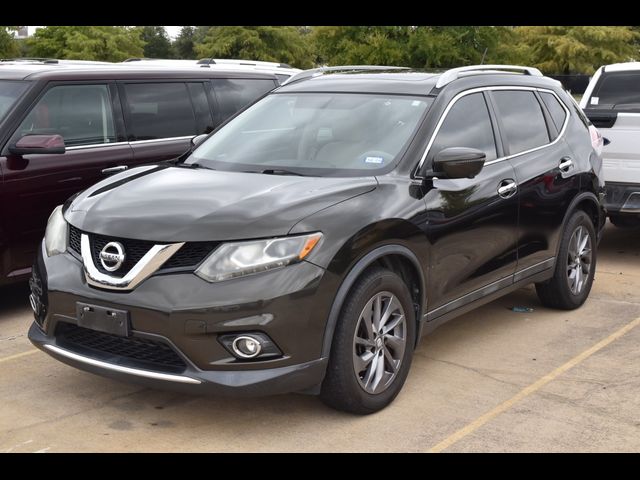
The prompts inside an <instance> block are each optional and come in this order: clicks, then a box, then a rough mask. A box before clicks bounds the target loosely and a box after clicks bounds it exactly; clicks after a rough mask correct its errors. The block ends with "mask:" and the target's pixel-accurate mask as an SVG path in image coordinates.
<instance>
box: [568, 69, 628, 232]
mask: <svg viewBox="0 0 640 480" xmlns="http://www.w3.org/2000/svg"><path fill="white" fill-rule="evenodd" d="M580 106H581V107H582V108H583V109H584V111H585V113H586V115H587V116H588V117H589V119H590V120H591V122H593V124H594V125H595V126H596V127H597V128H598V130H600V132H601V133H602V135H603V136H604V137H605V138H606V139H607V140H608V142H605V143H606V144H605V146H604V147H603V151H602V156H603V159H604V179H605V182H606V198H605V207H606V209H607V212H608V215H609V219H610V220H611V222H612V223H613V224H614V225H617V226H620V227H628V226H640V62H628V63H616V64H613V65H605V66H602V67H600V68H599V69H598V70H597V71H596V73H595V74H594V75H593V78H592V79H591V81H590V82H589V86H588V87H587V90H586V91H585V93H584V96H583V97H582V99H581V101H580Z"/></svg>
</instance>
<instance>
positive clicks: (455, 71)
mask: <svg viewBox="0 0 640 480" xmlns="http://www.w3.org/2000/svg"><path fill="white" fill-rule="evenodd" d="M482 70H504V71H510V70H515V71H518V72H523V73H524V74H525V75H532V76H534V77H542V76H543V75H542V72H541V71H540V70H538V69H537V68H534V67H522V66H519V65H470V66H468V67H458V68H451V69H449V70H447V71H446V72H444V73H443V74H442V75H440V78H438V81H437V82H436V88H442V87H444V86H445V85H448V84H449V83H451V82H453V81H454V80H456V79H458V78H459V77H460V74H461V73H466V72H479V71H482Z"/></svg>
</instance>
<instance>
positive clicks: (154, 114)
mask: <svg viewBox="0 0 640 480" xmlns="http://www.w3.org/2000/svg"><path fill="white" fill-rule="evenodd" d="M124 89H125V93H126V99H127V106H128V108H129V125H128V130H129V133H130V136H132V137H133V140H153V139H157V138H171V137H185V136H189V135H197V134H198V128H197V125H196V117H195V114H194V111H193V106H192V105H191V99H190V98H189V92H188V90H187V85H186V84H185V83H128V84H125V86H124Z"/></svg>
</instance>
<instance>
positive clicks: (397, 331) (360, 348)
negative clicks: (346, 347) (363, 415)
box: [353, 292, 407, 394]
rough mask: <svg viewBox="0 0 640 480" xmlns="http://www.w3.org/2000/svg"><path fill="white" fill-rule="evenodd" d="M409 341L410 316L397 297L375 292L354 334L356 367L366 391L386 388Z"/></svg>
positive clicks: (397, 368)
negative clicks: (405, 312)
mask: <svg viewBox="0 0 640 480" xmlns="http://www.w3.org/2000/svg"><path fill="white" fill-rule="evenodd" d="M406 343H407V320H406V317H405V314H404V309H403V308H402V305H401V304H400V301H399V300H398V298H397V297H396V296H395V295H393V294H392V293H390V292H379V293H377V294H375V295H374V296H373V297H372V298H371V299H370V300H369V301H368V302H367V303H366V305H365V306H364V308H363V309H362V312H361V313H360V317H359V319H358V323H357V325H356V330H355V334H354V337H353V368H354V371H355V374H356V377H357V379H358V383H359V384H360V386H361V387H362V389H364V390H365V391H366V392H367V393H370V394H379V393H381V392H383V391H385V390H386V389H387V388H388V387H389V385H391V383H392V382H393V380H394V379H395V378H396V376H397V375H398V372H399V371H400V365H401V363H402V358H403V357H404V351H405V348H406Z"/></svg>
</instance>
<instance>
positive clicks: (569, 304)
mask: <svg viewBox="0 0 640 480" xmlns="http://www.w3.org/2000/svg"><path fill="white" fill-rule="evenodd" d="M596 247H597V243H596V232H595V229H594V227H593V222H592V221H591V218H590V217H589V215H587V214H586V213H585V212H583V211H582V210H578V211H576V212H574V213H573V215H571V217H570V218H569V221H568V222H567V226H566V227H565V231H564V233H563V235H562V239H561V241H560V250H559V252H558V257H557V258H556V266H555V271H554V275H553V277H552V278H551V280H549V281H547V282H543V283H536V291H537V292H538V298H540V301H541V302H542V304H543V305H544V306H545V307H551V308H559V309H562V310H573V309H575V308H578V307H580V306H581V305H582V304H583V303H584V302H585V300H586V299H587V297H588V296H589V292H590V291H591V285H592V284H593V277H594V274H595V271H596V253H597V250H596Z"/></svg>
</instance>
